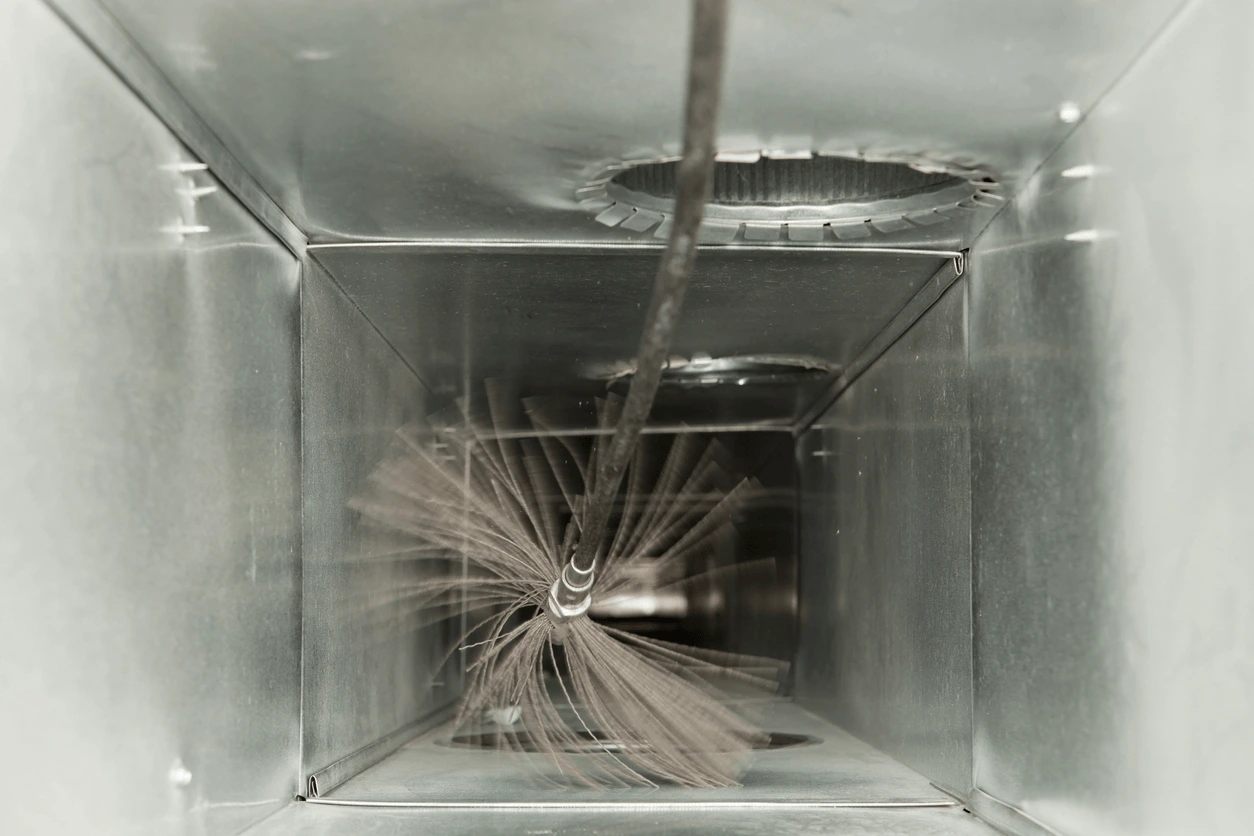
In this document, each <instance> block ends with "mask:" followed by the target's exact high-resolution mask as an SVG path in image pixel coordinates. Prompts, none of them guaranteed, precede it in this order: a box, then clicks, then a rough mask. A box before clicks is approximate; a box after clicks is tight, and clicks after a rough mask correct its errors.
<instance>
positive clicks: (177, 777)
mask: <svg viewBox="0 0 1254 836" xmlns="http://www.w3.org/2000/svg"><path fill="white" fill-rule="evenodd" d="M168 777H169V779H170V785H171V786H173V787H177V788H178V789H181V790H182V789H186V788H187V787H189V786H191V783H192V773H191V770H189V769H188V768H187V767H186V766H183V761H182V759H180V758H176V759H175V761H174V765H173V766H171V767H170V771H169V773H168Z"/></svg>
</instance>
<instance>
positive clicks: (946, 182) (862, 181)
mask: <svg viewBox="0 0 1254 836" xmlns="http://www.w3.org/2000/svg"><path fill="white" fill-rule="evenodd" d="M678 167H679V163H678V161H670V162H660V163H645V164H644V165H637V166H632V167H631V168H629V169H627V170H626V171H623V172H620V173H619V174H618V175H617V176H616V177H615V178H614V179H613V180H611V181H610V183H611V184H613V185H614V186H618V187H620V188H622V189H625V190H626V191H628V192H632V193H636V194H640V195H647V196H649V197H653V198H661V199H663V200H670V199H671V198H672V197H673V195H674V194H675V175H676V171H677V170H678ZM964 182H965V181H963V180H961V179H959V178H957V177H954V176H952V175H950V174H945V173H932V172H923V171H918V170H916V169H913V168H911V167H910V166H908V165H904V164H902V163H877V162H869V161H867V160H858V159H848V158H844V157H812V158H810V159H808V160H770V159H766V158H762V159H759V160H758V161H757V162H752V163H739V162H718V163H715V164H714V181H713V183H712V184H711V185H712V188H711V191H710V203H713V204H719V205H722V206H794V205H802V206H829V205H832V204H840V203H851V202H852V203H866V202H870V201H876V200H892V199H899V198H906V197H913V196H915V195H920V194H925V193H927V192H931V191H936V190H938V189H944V188H946V187H950V186H961V185H963V184H964Z"/></svg>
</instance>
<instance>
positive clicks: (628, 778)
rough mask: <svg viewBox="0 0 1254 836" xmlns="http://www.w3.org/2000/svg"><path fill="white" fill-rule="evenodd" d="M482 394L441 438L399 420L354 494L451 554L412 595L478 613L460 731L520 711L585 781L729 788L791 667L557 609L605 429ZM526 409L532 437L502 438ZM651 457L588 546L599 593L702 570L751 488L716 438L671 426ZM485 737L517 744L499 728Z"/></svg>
mask: <svg viewBox="0 0 1254 836" xmlns="http://www.w3.org/2000/svg"><path fill="white" fill-rule="evenodd" d="M487 391H488V398H487V403H488V410H487V412H488V415H487V417H486V420H485V418H484V417H482V416H472V415H463V416H461V417H460V419H459V420H457V421H449V422H445V423H444V425H443V426H442V427H440V429H439V431H438V432H436V433H435V434H434V435H433V434H432V432H431V431H430V430H427V429H422V428H419V427H407V428H404V429H402V430H401V431H400V432H398V434H397V438H396V441H395V443H394V445H393V449H392V451H391V453H390V454H389V456H388V457H387V458H386V460H385V461H383V463H382V464H380V465H379V466H378V468H377V469H376V471H375V473H374V474H373V476H372V477H371V480H370V489H369V491H368V492H367V493H366V494H365V495H364V496H362V497H361V498H359V499H358V500H356V501H355V502H354V507H355V508H356V509H357V510H359V511H360V512H361V513H362V515H363V516H364V517H366V518H368V519H369V520H372V521H373V522H375V523H376V524H379V525H382V526H385V527H386V528H388V529H390V530H392V531H394V532H400V533H403V534H405V535H407V536H408V537H410V538H413V539H414V540H415V541H416V542H415V554H418V555H420V556H421V557H424V558H429V559H432V560H437V561H447V562H448V564H449V571H448V572H447V573H445V574H443V575H441V576H439V577H433V579H431V580H430V581H427V582H425V583H423V584H421V585H420V587H419V588H418V589H417V590H414V591H413V594H414V595H416V596H417V598H418V603H419V604H421V606H423V607H428V608H431V609H433V610H442V611H443V612H444V614H445V615H450V614H452V613H453V612H460V610H461V608H462V607H465V608H466V609H467V610H468V611H470V612H471V613H472V614H473V617H472V618H471V619H470V621H469V622H468V624H469V627H468V629H467V630H466V632H465V634H464V635H463V636H461V639H460V641H459V643H458V644H459V646H460V647H462V648H465V649H468V650H469V651H471V656H472V658H473V662H471V664H470V665H469V669H468V671H467V679H466V685H465V693H464V695H463V698H462V703H461V706H460V710H459V713H458V716H457V719H456V723H457V725H458V726H459V727H462V726H465V727H474V726H476V725H477V724H479V723H480V721H481V718H482V717H484V716H485V715H491V714H493V712H495V716H498V717H499V716H501V714H502V712H503V711H504V712H505V713H508V711H509V709H510V707H513V706H518V707H520V708H521V720H520V725H521V726H522V728H523V729H524V730H525V732H526V738H527V749H528V750H529V751H538V752H541V753H542V754H544V755H546V756H547V758H548V759H549V761H550V762H551V763H552V764H553V765H554V766H556V768H557V769H558V770H560V772H561V774H563V775H565V776H567V777H568V778H569V779H573V780H575V781H578V782H581V783H583V784H587V785H590V786H631V785H653V784H656V783H658V782H660V781H664V782H669V783H674V784H679V785H682V786H691V787H715V786H726V785H731V784H735V783H736V782H737V780H738V777H739V775H740V774H741V770H742V769H743V767H744V766H745V762H746V755H747V753H748V752H749V750H750V749H752V748H754V746H755V744H758V743H760V742H761V741H762V739H763V738H764V733H763V732H762V731H761V729H760V727H759V725H758V724H757V723H756V722H755V718H754V716H753V713H754V711H756V710H760V708H761V704H762V701H761V700H755V699H752V697H764V696H771V695H774V694H775V693H776V691H777V689H778V687H779V684H780V681H781V679H782V677H783V674H784V673H785V671H786V667H787V666H786V664H785V663H782V662H776V661H773V660H767V659H760V658H755V657H747V656H742V655H736V654H731V653H726V652H720V651H714V650H708V649H698V648H693V647H687V646H683V645H679V644H674V643H670V642H664V641H660V640H658V639H655V638H650V637H646V636H640V635H633V634H632V633H629V632H626V631H624V630H620V629H617V628H616V627H614V626H612V625H611V624H608V623H601V622H598V621H597V620H594V619H593V618H592V617H590V616H589V614H588V613H581V614H579V615H576V616H574V617H570V618H562V617H557V616H555V615H554V614H553V612H552V611H551V608H550V607H546V603H547V602H548V599H549V595H550V590H551V589H552V588H553V587H554V584H555V581H556V579H557V578H558V577H559V575H560V573H561V572H562V571H563V568H564V567H565V566H566V565H567V561H568V558H569V556H570V552H571V550H572V548H573V544H574V542H575V541H576V540H577V539H578V537H579V536H580V533H581V530H582V528H583V525H582V524H583V516H584V497H585V496H589V495H591V492H592V489H593V487H594V485H595V479H596V474H597V472H598V467H597V461H598V455H599V454H600V453H602V452H603V450H604V448H605V446H607V445H608V442H609V436H608V435H601V436H595V437H592V438H591V439H589V438H588V437H586V436H585V437H575V436H571V435H566V434H563V433H558V432H554V430H555V421H554V420H552V419H550V418H549V417H547V416H546V413H545V410H544V409H543V408H542V406H541V405H540V404H538V403H535V402H528V403H527V404H526V409H525V418H524V417H523V416H522V415H521V414H520V413H522V412H523V410H520V409H518V407H517V402H516V401H511V400H510V399H509V398H508V397H507V396H506V395H505V394H504V393H503V391H502V390H501V389H500V387H498V386H496V385H493V384H489V386H488V389H487ZM511 403H513V404H514V408H513V409H510V404H511ZM621 406H622V404H621V401H619V400H618V399H616V398H614V397H611V398H609V399H607V400H605V401H602V402H600V403H599V404H598V407H599V409H598V411H599V414H600V423H601V425H602V427H603V428H611V427H612V426H613V425H614V423H615V421H616V420H617V415H618V412H619V411H620V410H621ZM520 420H522V421H524V422H525V424H526V425H528V430H529V432H528V433H517V432H512V431H513V430H516V428H517V427H518V422H519V421H520ZM519 436H521V437H519ZM660 458H661V461H660V465H659V463H658V462H656V461H653V460H651V459H650V456H649V450H648V447H646V446H641V447H639V448H637V450H636V451H635V455H634V458H633V459H632V462H631V465H630V467H629V469H628V471H627V476H626V487H625V490H624V491H622V492H621V493H620V494H619V500H620V501H619V507H620V508H621V511H620V512H619V513H618V514H617V515H616V516H617V525H616V526H611V528H610V530H609V531H608V533H607V534H606V535H605V537H604V539H603V541H602V542H601V543H600V544H599V548H598V551H597V555H598V556H597V561H596V571H595V576H594V580H593V582H592V583H593V585H592V588H591V600H592V601H593V602H594V603H595V602H605V601H612V600H614V599H615V597H616V596H622V595H624V594H627V593H628V592H629V590H630V588H631V585H632V584H633V583H636V582H638V579H639V578H640V577H641V576H648V577H649V578H651V579H652V582H653V583H654V584H655V586H654V591H658V590H666V589H675V588H683V587H685V586H687V585H691V584H693V583H697V582H699V581H700V580H701V579H702V578H703V577H707V576H708V573H709V572H710V571H711V570H710V569H709V566H710V565H711V564H712V563H713V562H714V561H713V555H714V554H715V552H716V551H717V548H718V545H719V543H720V542H722V541H723V540H725V538H727V537H729V536H732V534H733V531H732V523H733V517H734V515H735V514H736V512H737V511H738V509H740V508H741V506H742V505H743V503H744V501H745V499H746V498H747V497H748V496H749V495H750V493H751V491H752V490H753V485H752V484H751V483H750V482H749V481H747V480H740V481H733V480H732V479H731V478H730V477H729V476H728V473H727V470H726V461H727V458H728V457H727V455H726V453H725V451H724V450H723V449H722V448H721V446H720V445H718V444H717V443H715V442H710V441H705V440H703V439H702V438H701V437H699V436H697V435H693V434H680V435H677V436H675V437H674V440H673V441H672V442H671V443H670V445H669V449H667V450H665V453H664V455H663V456H661V457H660ZM726 568H728V567H724V569H726ZM730 568H731V569H732V570H734V569H735V568H736V567H734V566H732V567H730ZM714 571H721V570H720V569H715V570H714ZM592 610H593V612H595V610H596V608H595V606H594V607H593V608H592ZM495 739H496V740H497V742H498V745H499V746H500V747H501V748H503V749H507V750H509V749H513V750H521V748H522V747H521V746H520V744H519V743H518V736H517V735H514V734H511V733H510V732H509V731H508V729H507V730H506V731H504V732H501V733H499V734H497V735H496V736H495ZM590 739H591V740H595V741H604V745H594V746H592V747H589V744H588V741H589V740H590ZM572 753H578V754H572Z"/></svg>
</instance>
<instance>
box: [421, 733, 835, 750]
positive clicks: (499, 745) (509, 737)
mask: <svg viewBox="0 0 1254 836" xmlns="http://www.w3.org/2000/svg"><path fill="white" fill-rule="evenodd" d="M822 742H823V741H822V740H820V739H819V738H817V737H812V736H810V735H805V734H785V733H783V732H770V733H769V734H768V735H767V736H766V737H765V738H764V739H762V740H761V741H759V742H757V743H755V744H754V746H753V748H754V749H768V750H769V749H791V748H793V747H796V746H813V745H815V744H817V743H822ZM445 745H446V746H454V747H458V748H467V749H506V748H508V749H513V750H515V751H521V752H538V751H540V749H539V747H538V746H537V745H536V743H535V741H533V740H532V739H531V735H529V734H527V732H525V731H516V732H508V733H502V732H490V733H488V734H459V735H457V736H455V737H453V738H452V739H451V740H449V741H448V743H446V744H445ZM562 751H563V752H565V753H566V754H570V755H581V754H596V753H601V752H611V753H615V754H631V746H630V744H625V743H623V742H622V741H619V740H615V739H613V738H611V737H606V736H605V735H602V734H599V733H597V732H583V731H580V732H575V740H573V741H571V742H569V743H567V744H566V745H565V746H563V747H562Z"/></svg>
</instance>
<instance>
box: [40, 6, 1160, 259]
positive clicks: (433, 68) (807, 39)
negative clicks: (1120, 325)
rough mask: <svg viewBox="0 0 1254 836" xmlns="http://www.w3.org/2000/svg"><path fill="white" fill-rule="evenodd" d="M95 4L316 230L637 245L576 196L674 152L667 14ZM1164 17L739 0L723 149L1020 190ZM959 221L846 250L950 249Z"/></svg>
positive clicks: (677, 42)
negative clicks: (966, 173) (984, 169)
mask: <svg viewBox="0 0 1254 836" xmlns="http://www.w3.org/2000/svg"><path fill="white" fill-rule="evenodd" d="M56 2H61V3H64V2H65V0H56ZM104 2H105V5H106V6H107V7H108V8H109V9H111V10H112V11H113V12H114V13H115V14H117V16H118V17H119V19H121V20H122V21H123V22H124V23H125V24H126V26H127V28H128V29H129V31H130V32H132V33H133V34H134V35H135V37H136V38H137V39H138V40H139V42H140V43H141V44H142V45H143V47H144V49H145V50H146V51H147V52H148V53H149V54H151V55H152V57H153V59H154V60H155V61H156V62H157V63H158V64H159V65H160V67H161V69H162V70H163V71H164V73H165V74H166V75H167V76H168V77H169V78H170V79H172V80H173V82H174V83H175V84H176V85H177V86H178V87H179V89H180V91H181V92H182V93H183V94H184V96H186V98H187V99H188V101H189V102H191V103H192V105H193V106H194V107H195V108H196V110H197V111H198V112H199V113H201V114H202V115H203V117H204V119H205V121H206V122H208V123H209V124H210V126H211V127H212V128H213V130H214V132H215V133H216V134H218V135H219V136H221V137H222V138H223V140H224V142H225V143H226V144H227V145H228V146H229V147H230V149H231V150H232V152H234V154H235V155H236V156H237V157H239V159H240V160H242V161H243V162H244V163H245V164H246V165H247V166H248V167H249V169H250V171H251V172H252V174H253V175H254V176H256V177H257V179H258V180H259V181H260V182H261V183H262V184H263V185H264V186H265V188H266V190H267V191H268V192H269V193H270V194H271V195H272V196H273V197H274V198H275V199H276V200H277V201H278V202H279V203H280V204H281V205H282V206H283V208H284V209H285V210H286V211H287V212H288V213H289V214H290V215H291V217H292V218H293V219H294V220H295V221H296V222H297V223H299V224H300V225H301V227H302V228H303V229H305V230H306V231H308V232H310V233H311V234H312V235H314V236H315V237H318V238H354V239H359V240H360V239H366V240H388V239H392V240H395V239H398V238H400V239H405V238H436V239H440V238H444V239H447V238H469V237H474V238H479V239H481V240H482V239H498V240H499V239H508V240H519V239H523V240H533V241H534V240H553V239H560V240H568V241H569V240H616V241H623V240H633V239H635V238H637V237H638V236H639V233H637V232H633V231H632V230H631V229H630V228H629V227H628V226H627V225H622V226H618V227H614V228H613V229H610V228H607V227H605V226H603V225H602V224H599V223H597V222H596V221H594V220H593V215H594V211H593V210H590V209H588V208H585V207H583V206H580V204H579V199H580V198H581V197H583V196H584V192H582V191H578V192H577V189H579V188H580V187H581V186H584V185H586V184H588V182H589V178H592V177H595V176H596V175H598V174H599V173H600V172H601V171H602V170H603V169H604V166H606V165H607V164H610V163H614V162H615V161H622V160H640V159H647V158H651V157H654V156H656V155H657V154H659V153H665V152H667V151H670V152H671V153H673V151H674V149H675V148H676V147H678V144H679V139H680V137H679V135H678V132H679V128H680V124H681V119H680V108H681V102H680V89H679V86H678V79H681V78H683V67H682V62H683V55H684V50H683V42H684V38H685V36H686V29H687V21H686V16H685V15H686V13H685V11H684V8H683V4H676V3H674V2H671V0H636V2H633V3H587V4H584V3H573V4H572V3H569V2H560V0H558V1H556V2H555V0H544V1H543V2H542V1H541V0H533V2H529V3H516V2H509V1H508V0H481V2H478V3H474V4H470V5H467V4H463V3H450V2H430V0H428V2H414V0H373V1H372V2H370V3H364V4H363V3H358V4H354V6H353V7H352V8H353V11H352V13H351V14H347V13H345V6H344V3H343V2H342V0H289V2H284V3H266V2H259V0H180V2H177V3H172V2H169V0H104ZM1178 2H1179V0H1107V2H1103V3H1093V2H1082V0H1056V2H1050V3H1006V2H1001V1H1000V0H950V2H948V3H943V4H941V3H927V2H919V0H888V1H887V2H885V1H884V0H881V2H878V3H865V2H864V3H838V2H831V1H830V0H810V1H809V2H798V0H793V2H789V3H780V2H778V0H737V2H736V3H735V5H734V8H733V9H732V15H731V23H730V32H729V43H728V51H727V54H728V67H727V80H726V83H725V85H724V101H723V105H722V108H721V111H720V118H719V121H720V136H719V147H720V148H721V149H723V150H727V151H740V152H745V151H753V150H759V151H760V150H766V151H768V152H771V151H774V152H776V153H781V152H782V153H783V154H785V155H791V154H797V153H798V152H803V151H805V152H808V151H817V152H824V153H832V152H835V153H840V152H844V153H849V152H857V151H861V152H864V153H869V154H885V155H892V156H893V157H894V158H900V157H901V156H902V155H914V154H926V155H929V156H932V157H934V158H939V159H940V160H942V161H946V160H949V161H954V162H958V161H967V162H970V163H974V164H976V165H987V166H989V167H991V169H992V170H993V171H994V172H995V173H998V174H999V175H1000V174H1004V175H1007V176H1008V178H1009V179H1012V180H1013V179H1015V178H1017V177H1020V176H1025V175H1026V174H1027V173H1029V172H1031V171H1032V170H1033V169H1034V168H1035V167H1036V165H1037V164H1038V163H1039V162H1040V160H1041V159H1042V158H1043V157H1044V156H1045V154H1047V153H1048V151H1049V149H1051V148H1053V147H1054V145H1055V144H1056V143H1057V142H1058V140H1059V139H1061V138H1062V137H1063V136H1064V135H1065V134H1066V131H1067V130H1068V126H1067V125H1066V124H1065V123H1064V121H1062V120H1060V119H1059V115H1058V114H1059V110H1060V108H1061V106H1062V104H1063V103H1064V101H1067V100H1073V101H1074V102H1076V103H1077V104H1078V105H1079V107H1081V108H1087V107H1088V106H1089V104H1090V103H1091V102H1092V101H1093V100H1094V99H1095V98H1097V96H1098V95H1099V94H1100V93H1101V91H1102V90H1104V89H1105V88H1106V87H1107V86H1108V85H1109V84H1110V82H1111V80H1112V79H1114V78H1115V76H1116V74H1117V73H1118V72H1119V71H1120V70H1121V69H1122V68H1123V67H1124V66H1126V65H1127V63H1128V61H1129V60H1130V57H1131V56H1132V55H1134V54H1135V50H1136V49H1138V48H1139V47H1140V46H1141V45H1142V44H1144V43H1145V41H1146V40H1147V39H1148V37H1149V35H1150V33H1151V32H1153V31H1154V30H1155V29H1156V28H1158V27H1159V26H1160V25H1161V24H1162V21H1163V19H1164V18H1165V16H1166V14H1167V13H1168V11H1169V10H1170V9H1171V8H1174V7H1175V6H1176V5H1177V4H1178ZM593 191H595V189H593ZM602 206H603V204H602ZM972 215H973V220H969V221H966V222H963V221H954V222H953V223H939V224H936V225H919V226H914V225H911V224H909V223H907V224H906V225H905V228H904V229H899V230H898V231H896V232H894V233H892V235H891V237H889V236H888V235H880V234H876V236H875V238H871V237H870V236H868V237H867V238H863V239H858V240H860V241H868V242H870V241H874V240H881V241H891V242H893V243H899V244H911V243H915V244H917V243H931V244H933V245H936V244H946V243H949V244H952V243H953V242H955V241H957V240H959V239H960V238H963V237H964V235H967V234H969V233H970V232H972V231H974V230H977V229H979V228H980V227H981V226H982V225H983V224H984V223H985V222H986V220H987V215H985V214H984V213H983V212H977V213H972ZM629 223H630V222H629ZM633 225H634V224H633ZM646 234H651V233H646ZM827 237H828V241H829V242H831V243H834V239H832V237H831V235H830V234H828V236H827Z"/></svg>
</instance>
